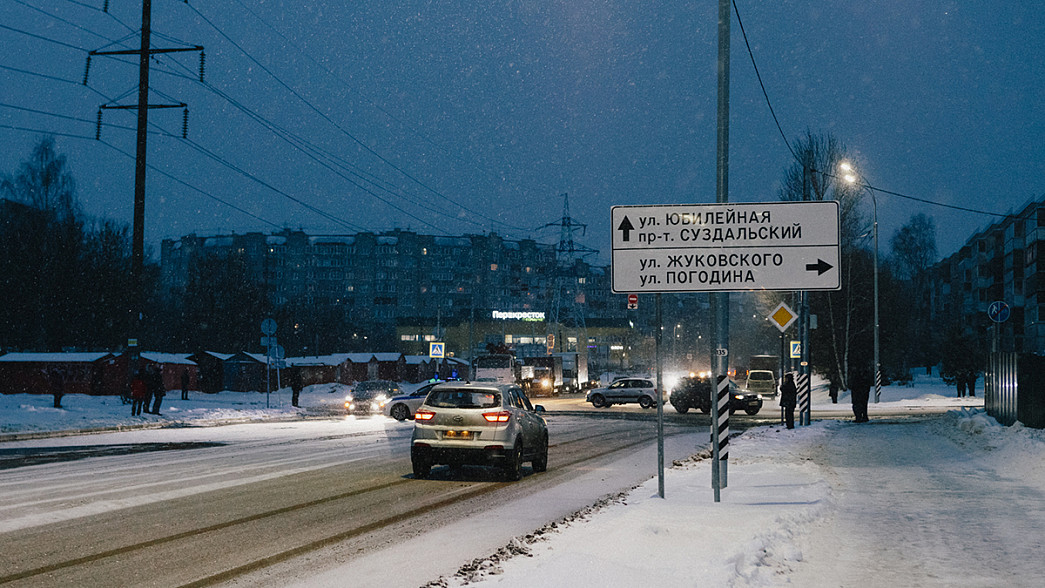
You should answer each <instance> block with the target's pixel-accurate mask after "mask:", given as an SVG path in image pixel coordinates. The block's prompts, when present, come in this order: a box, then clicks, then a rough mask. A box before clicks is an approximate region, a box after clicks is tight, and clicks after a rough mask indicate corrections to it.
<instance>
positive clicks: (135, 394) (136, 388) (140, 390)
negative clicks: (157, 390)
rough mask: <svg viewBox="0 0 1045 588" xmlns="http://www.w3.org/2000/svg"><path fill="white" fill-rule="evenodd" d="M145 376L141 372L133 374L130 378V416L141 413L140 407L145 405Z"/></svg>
mask: <svg viewBox="0 0 1045 588" xmlns="http://www.w3.org/2000/svg"><path fill="white" fill-rule="evenodd" d="M145 389H146V386H145V376H144V375H143V374H142V372H141V370H138V371H137V372H135V374H134V377H133V378H131V416H138V415H140V414H141V413H142V405H143V404H145Z"/></svg>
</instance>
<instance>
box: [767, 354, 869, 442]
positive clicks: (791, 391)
mask: <svg viewBox="0 0 1045 588" xmlns="http://www.w3.org/2000/svg"><path fill="white" fill-rule="evenodd" d="M872 382H873V378H872V376H871V371H870V370H869V369H867V368H865V367H863V366H857V367H854V368H853V371H852V372H851V373H850V375H849V394H850V397H851V398H852V401H853V416H854V419H853V420H854V422H857V423H866V422H867V420H868V419H867V402H868V400H869V399H870V397H871V384H872ZM831 386H832V388H831V401H832V402H837V401H838V388H837V387H835V385H834V384H833V383H832V385H831ZM797 405H798V388H797V387H796V386H795V376H794V374H791V373H787V374H784V381H783V382H781V384H780V408H782V409H783V411H784V424H785V425H786V426H787V428H788V429H794V428H795V407H796V406H797Z"/></svg>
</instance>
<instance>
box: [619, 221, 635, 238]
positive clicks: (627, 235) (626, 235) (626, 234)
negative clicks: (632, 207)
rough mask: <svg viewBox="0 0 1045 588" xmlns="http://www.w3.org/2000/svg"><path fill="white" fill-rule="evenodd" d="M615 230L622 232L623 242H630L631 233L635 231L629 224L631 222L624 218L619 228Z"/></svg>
mask: <svg viewBox="0 0 1045 588" xmlns="http://www.w3.org/2000/svg"><path fill="white" fill-rule="evenodd" d="M617 228H618V229H620V230H621V231H624V240H625V241H630V240H631V232H632V231H634V230H635V226H634V225H632V224H631V221H630V220H629V219H628V217H624V220H622V221H621V223H620V226H619V227H617Z"/></svg>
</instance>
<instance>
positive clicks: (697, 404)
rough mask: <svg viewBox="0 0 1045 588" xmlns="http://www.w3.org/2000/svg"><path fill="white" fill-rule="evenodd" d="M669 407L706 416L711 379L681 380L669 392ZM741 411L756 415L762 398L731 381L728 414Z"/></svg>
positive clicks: (709, 407)
mask: <svg viewBox="0 0 1045 588" xmlns="http://www.w3.org/2000/svg"><path fill="white" fill-rule="evenodd" d="M670 402H671V406H674V407H675V410H677V411H678V412H680V413H686V412H688V411H689V409H691V408H697V409H700V412H702V413H704V414H708V413H710V412H711V378H699V377H692V378H682V379H681V380H679V383H678V384H677V385H675V388H674V389H673V390H672V391H671V398H670ZM738 410H743V411H744V412H746V413H747V414H750V415H756V414H758V411H760V410H762V397H761V396H759V395H758V394H753V393H750V392H747V391H744V390H741V389H740V388H738V387H737V385H736V383H734V382H733V380H730V381H729V412H730V414H732V413H733V412H736V411H738Z"/></svg>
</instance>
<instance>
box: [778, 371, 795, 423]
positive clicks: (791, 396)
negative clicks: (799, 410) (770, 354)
mask: <svg viewBox="0 0 1045 588" xmlns="http://www.w3.org/2000/svg"><path fill="white" fill-rule="evenodd" d="M797 404H798V388H797V387H796V386H795V376H794V374H791V373H787V374H784V382H783V383H782V384H780V407H781V408H783V409H784V422H785V423H786V424H787V428H788V429H794V428H795V406H796V405H797Z"/></svg>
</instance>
